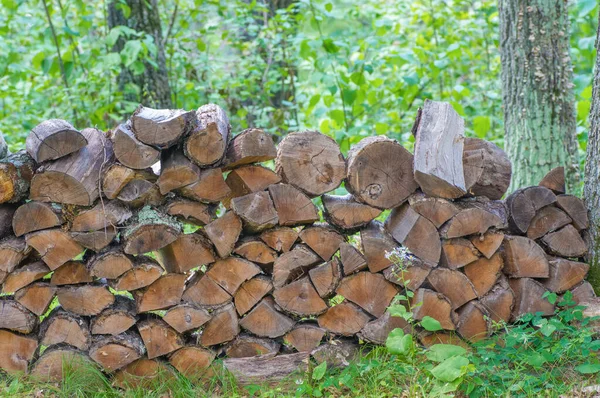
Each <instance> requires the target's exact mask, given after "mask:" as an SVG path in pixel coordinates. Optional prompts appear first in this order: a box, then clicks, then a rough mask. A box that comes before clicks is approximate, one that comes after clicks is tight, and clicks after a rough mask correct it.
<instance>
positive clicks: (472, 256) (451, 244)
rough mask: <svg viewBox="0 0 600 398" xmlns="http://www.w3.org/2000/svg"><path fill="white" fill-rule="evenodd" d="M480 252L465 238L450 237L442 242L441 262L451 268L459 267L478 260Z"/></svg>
mask: <svg viewBox="0 0 600 398" xmlns="http://www.w3.org/2000/svg"><path fill="white" fill-rule="evenodd" d="M478 258H479V252H478V251H477V249H475V246H473V244H472V243H471V242H470V241H468V240H467V239H463V238H454V239H448V240H445V241H443V242H442V256H441V258H440V264H441V265H443V266H444V267H448V268H451V269H458V268H461V267H464V266H465V265H467V264H470V263H472V262H473V261H476V260H477V259H478Z"/></svg>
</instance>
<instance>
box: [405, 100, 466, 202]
mask: <svg viewBox="0 0 600 398" xmlns="http://www.w3.org/2000/svg"><path fill="white" fill-rule="evenodd" d="M412 133H413V135H414V136H415V156H414V172H415V181H417V183H418V184H419V186H420V187H421V190H422V191H423V192H425V194H427V195H429V196H436V197H440V198H448V199H456V198H460V197H461V196H463V195H464V194H465V193H466V192H467V190H466V187H465V176H464V172H463V160H462V157H463V146H464V139H465V122H464V120H463V118H462V117H460V116H459V115H458V113H456V111H455V110H454V109H453V108H452V105H450V104H449V103H446V102H437V101H430V100H425V103H424V104H423V108H421V109H419V111H418V113H417V119H416V120H415V124H414V125H413V128H412Z"/></svg>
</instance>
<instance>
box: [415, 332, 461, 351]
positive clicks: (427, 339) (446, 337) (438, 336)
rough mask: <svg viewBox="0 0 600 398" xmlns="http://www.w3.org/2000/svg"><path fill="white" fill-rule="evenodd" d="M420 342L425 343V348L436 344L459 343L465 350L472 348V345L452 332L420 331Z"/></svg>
mask: <svg viewBox="0 0 600 398" xmlns="http://www.w3.org/2000/svg"><path fill="white" fill-rule="evenodd" d="M418 338H419V342H420V343H421V344H423V346H424V347H425V348H431V347H432V346H434V345H436V344H450V345H457V346H459V347H463V348H464V349H465V350H469V349H470V348H471V346H470V345H468V344H467V343H465V341H464V340H462V339H461V338H460V337H459V336H458V334H456V333H452V332H434V333H429V332H425V333H420V334H419V336H418Z"/></svg>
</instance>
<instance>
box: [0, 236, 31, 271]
mask: <svg viewBox="0 0 600 398" xmlns="http://www.w3.org/2000/svg"><path fill="white" fill-rule="evenodd" d="M30 253H31V247H30V246H29V245H28V244H27V243H26V241H25V239H23V238H15V237H8V238H5V239H3V240H2V241H0V259H2V260H0V271H2V272H6V273H10V272H12V271H13V270H14V269H15V267H16V266H17V265H19V264H21V261H23V260H24V259H25V258H27V256H29V254H30Z"/></svg>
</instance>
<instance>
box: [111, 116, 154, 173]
mask: <svg viewBox="0 0 600 398" xmlns="http://www.w3.org/2000/svg"><path fill="white" fill-rule="evenodd" d="M110 139H111V141H112V142H113V148H114V150H115V157H116V158H117V160H118V161H119V162H120V163H121V164H123V165H125V166H127V167H130V168H132V169H138V170H143V169H146V168H148V167H151V166H152V165H153V164H155V163H156V162H158V161H160V151H159V150H158V149H156V148H155V147H153V146H150V145H146V144H144V143H143V142H141V141H140V140H138V139H137V138H136V137H135V134H134V133H133V130H132V129H131V124H130V123H122V124H120V125H119V126H118V127H116V128H115V129H114V130H112V132H111V133H110Z"/></svg>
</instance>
